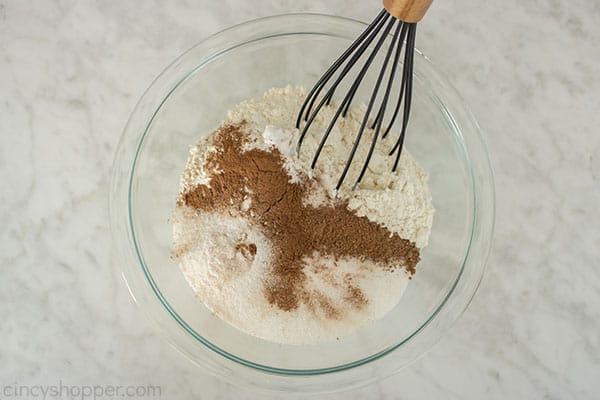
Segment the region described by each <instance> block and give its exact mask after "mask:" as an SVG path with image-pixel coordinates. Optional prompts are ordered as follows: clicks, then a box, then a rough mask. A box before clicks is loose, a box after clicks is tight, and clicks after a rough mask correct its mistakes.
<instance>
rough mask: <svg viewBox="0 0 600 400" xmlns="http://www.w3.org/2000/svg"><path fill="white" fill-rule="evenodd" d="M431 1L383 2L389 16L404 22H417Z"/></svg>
mask: <svg viewBox="0 0 600 400" xmlns="http://www.w3.org/2000/svg"><path fill="white" fill-rule="evenodd" d="M432 2H433V0H383V6H384V7H385V9H386V10H388V12H389V13H390V14H392V15H393V16H394V17H396V18H398V19H399V20H401V21H404V22H419V21H420V20H421V19H422V18H423V16H424V15H425V13H426V12H427V9H428V8H429V6H430V5H431V3H432Z"/></svg>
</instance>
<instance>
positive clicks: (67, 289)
mask: <svg viewBox="0 0 600 400" xmlns="http://www.w3.org/2000/svg"><path fill="white" fill-rule="evenodd" d="M349 4H350V5H349ZM379 7H380V5H379V3H378V2H377V1H376V0H373V1H368V2H367V1H360V2H359V1H355V2H347V1H343V0H327V1H317V0H294V1H292V0H256V1H253V2H248V1H241V0H219V1H216V0H196V1H189V0H172V1H160V0H154V1H142V0H124V1H95V0H54V1H50V0H47V1H33V0H8V1H7V0H1V1H0V182H1V185H2V187H1V189H0V204H1V206H0V266H1V269H0V316H1V321H2V322H1V323H0V340H1V345H0V385H13V384H14V383H15V382H17V383H19V384H28V385H33V384H47V383H50V384H52V383H56V382H58V381H59V380H62V381H63V382H64V383H65V384H71V385H76V384H100V385H103V384H146V383H153V384H157V385H162V387H163V398H168V399H189V398H192V396H193V398H196V399H250V398H262V396H252V395H251V394H248V393H245V392H241V391H239V390H238V389H235V388H232V387H230V386H228V385H226V384H223V383H220V382H218V381H217V380H215V379H213V378H211V377H209V376H206V375H203V374H202V373H200V372H199V370H198V369H197V368H195V367H193V366H191V365H190V364H188V362H186V361H185V360H184V359H183V358H182V357H181V356H179V355H178V354H177V353H175V352H174V351H172V349H171V348H170V347H169V346H168V345H167V344H166V343H165V342H163V341H162V339H161V338H159V337H158V336H157V335H156V334H155V333H153V328H152V326H151V324H150V323H148V322H147V321H146V320H145V318H144V317H143V316H142V315H140V314H139V313H138V310H137V309H136V307H135V306H134V304H133V303H132V301H131V300H130V298H129V295H128V293H127V291H126V289H125V287H124V285H123V283H122V282H121V280H120V279H119V278H118V277H117V275H116V274H115V271H114V269H113V268H112V267H111V265H110V252H111V248H110V242H109V229H108V224H107V207H106V203H107V185H108V179H109V171H110V166H111V162H112V157H113V152H114V150H115V146H116V143H117V140H118V138H119V135H120V132H121V129H122V127H123V126H124V124H125V122H126V119H127V117H128V114H129V113H130V111H131V110H132V109H133V107H134V104H135V102H136V101H137V99H138V97H139V96H140V95H141V93H142V92H143V90H144V89H145V88H146V87H147V85H148V84H149V83H150V82H151V80H152V79H153V78H154V76H155V75H157V73H158V72H160V71H161V70H162V68H163V67H164V66H165V65H167V64H168V63H169V62H170V61H171V60H172V59H173V58H174V57H175V56H177V55H179V54H180V53H181V52H182V51H184V50H185V49H187V48H189V47H190V46H192V45H193V44H194V43H195V42H197V41H198V40H200V39H202V38H204V37H206V36H207V35H209V34H210V33H213V32H215V31H217V30H220V29H222V28H224V27H227V26H229V25H231V24H235V23H238V22H242V21H244V20H247V19H251V18H255V17H258V16H264V15H269V14H276V13H283V12H290V11H307V10H310V11H318V12H327V13H339V14H342V15H346V16H351V17H356V18H360V19H369V18H370V16H372V15H374V14H375V13H376V11H377V10H378V8H379ZM599 20H600V3H598V2H597V1H587V0H571V1H567V0H530V1H519V0H505V1H485V2H484V1H478V0H477V1H476V0H466V1H462V2H454V1H437V2H435V4H434V6H433V8H432V10H431V12H430V14H429V15H428V17H427V19H426V21H425V22H424V23H423V24H422V27H421V29H420V36H419V38H418V46H419V47H420V48H421V49H423V50H424V51H425V53H426V54H428V55H429V56H430V57H431V58H432V59H433V60H434V61H435V62H436V63H437V64H438V65H439V66H440V67H441V68H442V69H444V70H446V71H447V73H448V75H449V76H450V77H451V78H452V79H453V80H454V82H455V85H456V86H457V87H458V88H459V90H460V91H461V92H462V94H463V95H464V97H465V98H466V99H467V101H468V102H469V103H470V104H471V106H472V108H473V110H474V113H475V114H476V115H477V116H478V119H479V121H480V123H481V125H482V127H483V130H484V131H485V136H486V139H487V143H488V145H489V148H490V151H491V157H492V163H493V166H494V169H495V173H496V179H497V199H498V210H497V211H498V212H497V233H496V241H495V245H494V248H493V253H492V256H491V260H490V265H489V270H488V274H487V276H486V278H485V280H484V282H483V285H482V286H481V289H480V292H479V294H478V295H477V297H476V298H475V301H474V302H473V304H472V306H471V307H470V308H469V309H468V311H467V313H466V314H465V315H464V317H463V318H462V319H461V321H460V322H459V323H457V324H456V325H455V327H454V328H453V329H452V331H451V332H450V334H449V335H448V336H447V337H446V338H445V339H443V340H442V341H441V342H440V343H439V344H438V345H437V346H436V347H435V348H434V349H433V350H432V351H430V352H429V353H428V354H427V355H426V356H424V357H423V358H422V359H420V360H419V361H418V362H416V363H415V364H414V365H412V366H411V367H409V368H407V369H406V370H404V371H403V372H402V374H400V375H397V376H395V377H393V378H389V379H387V380H385V381H383V382H381V383H380V384H377V385H373V386H369V387H366V388H364V389H361V390H358V391H355V392H351V393H349V394H343V395H335V396H333V395H332V396H328V397H327V398H328V399H346V398H349V399H435V398H437V399H442V398H443V399H484V398H485V399H517V398H527V399H594V398H598V396H599V394H598V393H600V379H599V378H600V322H599V321H600V255H599V254H600V250H599V249H600V230H599V226H600V207H599V205H600V132H599V130H600V45H599V43H600V25H598V21H599ZM0 397H1V395H0Z"/></svg>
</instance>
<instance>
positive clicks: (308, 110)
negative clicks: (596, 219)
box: [296, 0, 433, 190]
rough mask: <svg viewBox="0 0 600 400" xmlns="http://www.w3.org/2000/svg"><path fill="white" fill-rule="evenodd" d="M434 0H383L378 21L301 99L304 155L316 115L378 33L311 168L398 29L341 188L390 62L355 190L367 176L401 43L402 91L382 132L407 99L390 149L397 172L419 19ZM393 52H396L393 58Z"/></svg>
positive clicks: (300, 141) (330, 124) (300, 117)
mask: <svg viewBox="0 0 600 400" xmlns="http://www.w3.org/2000/svg"><path fill="white" fill-rule="evenodd" d="M432 1H433V0H384V1H383V5H384V9H383V10H382V11H381V12H380V13H379V15H377V17H375V19H374V20H373V22H371V24H370V25H369V26H368V27H367V28H366V29H365V31H364V32H363V33H362V34H361V35H360V36H359V37H358V38H357V39H356V40H355V41H354V42H353V43H352V44H351V45H350V47H348V49H346V51H344V53H342V55H341V56H340V57H339V58H338V59H337V60H336V61H335V62H334V63H333V64H332V65H331V66H330V67H329V69H327V71H325V73H324V74H323V75H322V76H321V78H320V79H319V80H318V81H317V82H316V84H315V85H314V86H313V88H312V89H311V90H310V92H309V93H308V95H307V97H306V99H305V101H304V103H303V104H302V107H301V109H300V111H299V113H298V119H297V121H296V128H298V129H300V127H301V126H302V122H303V121H304V122H305V123H304V126H303V127H302V131H301V134H300V137H299V140H298V145H297V152H298V154H300V148H301V146H302V142H303V141H304V138H305V137H306V135H307V133H308V130H309V128H310V126H311V124H312V123H313V121H314V120H315V118H316V116H317V114H318V113H319V111H320V110H321V109H322V108H323V107H324V106H328V105H329V104H330V103H331V100H332V99H333V95H334V93H335V91H336V89H337V88H338V86H339V85H340V83H342V81H343V80H344V79H345V78H347V77H348V75H349V74H350V72H351V71H352V69H353V67H354V66H355V65H356V64H357V63H358V61H359V60H360V59H361V57H362V56H363V54H365V52H366V51H367V49H368V48H369V46H370V45H371V44H372V43H373V41H375V39H376V38H377V40H376V41H375V45H374V47H373V48H372V50H371V51H370V53H369V55H368V57H367V59H366V60H365V61H364V64H363V66H362V67H361V68H360V70H359V72H358V75H356V78H355V80H354V81H353V82H352V84H351V85H350V88H349V89H348V92H347V93H346V95H345V96H344V98H343V100H342V101H341V103H340V104H339V107H338V109H337V111H336V112H335V114H334V117H333V118H332V120H331V121H330V123H329V125H328V127H327V129H326V130H325V132H324V134H323V137H322V138H321V141H320V142H319V145H318V147H317V150H316V152H315V155H314V157H313V159H312V163H311V168H312V169H314V168H315V165H316V163H317V160H318V159H319V155H320V154H321V151H322V150H323V146H325V143H326V142H327V139H328V137H329V135H330V134H331V131H332V129H333V127H334V126H335V124H336V122H337V121H338V119H339V117H340V116H342V117H345V116H346V114H347V113H348V110H349V109H350V105H351V103H352V100H353V99H354V97H355V95H356V92H357V90H358V88H359V86H360V84H361V82H362V80H363V78H364V77H365V75H366V73H367V71H368V69H369V68H370V66H371V64H372V63H373V60H374V59H375V57H376V55H377V54H378V52H379V51H380V50H381V47H382V46H383V44H384V42H385V41H386V39H387V38H389V36H390V33H391V32H392V30H393V36H392V40H391V43H390V45H389V48H388V49H387V52H386V53H385V58H384V61H383V64H382V65H381V70H380V72H379V75H378V77H377V80H376V83H375V87H374V88H373V92H372V94H371V97H370V100H369V103H368V105H367V109H366V112H365V115H364V117H363V120H362V124H361V126H360V129H359V131H358V133H357V136H356V139H355V141H354V144H353V147H352V150H351V152H350V155H349V157H348V160H347V161H346V165H345V167H344V170H343V172H342V174H341V176H340V178H339V181H338V183H337V186H336V190H339V189H340V187H341V186H342V184H343V182H344V179H345V178H346V175H347V174H348V170H349V169H350V165H351V164H352V161H353V160H354V156H355V154H356V150H357V149H358V145H359V143H360V141H361V139H362V137H363V134H364V131H365V129H366V127H367V125H368V123H369V117H370V115H371V113H372V111H373V109H374V108H375V103H376V100H377V98H378V95H379V91H380V88H381V85H382V83H383V81H384V78H385V76H386V72H387V70H388V66H391V69H390V72H389V74H388V79H387V85H386V87H385V92H384V94H383V97H382V98H381V100H380V105H379V108H378V111H377V114H375V119H374V120H373V121H372V122H371V129H374V133H373V137H372V139H371V145H370V147H369V151H368V153H367V156H366V158H365V161H364V163H363V167H362V169H361V170H360V174H359V175H358V178H357V180H356V182H355V184H354V186H353V189H355V188H356V187H357V186H358V185H359V184H360V182H361V180H362V178H363V176H364V175H365V172H366V171H367V168H368V166H369V161H370V160H371V157H372V155H373V150H374V149H375V145H376V143H377V140H378V138H379V135H380V133H381V129H382V126H383V120H384V116H385V114H386V110H387V107H388V102H389V100H390V99H389V98H390V95H391V92H392V87H393V84H394V81H395V78H396V75H397V69H398V65H399V64H400V58H401V53H402V48H403V47H404V61H403V62H402V79H401V83H400V91H399V94H398V99H397V101H396V106H395V108H394V112H393V113H392V117H391V119H390V120H389V122H388V123H387V124H386V126H387V128H386V129H385V131H384V132H383V135H382V137H383V138H385V137H386V136H387V135H388V134H389V133H390V129H391V127H392V125H393V124H394V122H395V121H396V118H397V117H398V114H399V113H400V108H401V106H402V104H404V107H403V115H402V129H401V131H400V135H399V137H398V139H397V140H396V142H395V144H394V146H393V147H392V149H391V150H390V152H389V155H390V156H393V155H394V154H395V157H396V158H395V161H394V164H393V168H392V172H395V171H396V169H397V168H398V162H399V161H400V154H401V153H402V147H403V144H404V137H405V136H406V129H407V126H408V120H409V117H410V107H411V100H412V89H413V82H412V80H413V64H414V51H415V37H416V33H417V22H418V21H420V20H421V19H422V18H423V16H424V15H425V12H426V11H427V9H428V8H429V6H430V5H431V3H432ZM394 26H395V28H394ZM392 54H394V56H393V59H392ZM390 60H391V63H390ZM390 64H391V65H390ZM340 68H341V71H340V73H339V74H338V75H337V76H336V77H335V79H334V76H335V75H336V72H338V70H340ZM330 81H331V84H330V85H329V86H328V83H330ZM326 86H328V89H327V90H326V91H325V92H324V95H323V96H321V97H320V95H321V92H323V90H324V89H325V88H326ZM317 101H318V102H317Z"/></svg>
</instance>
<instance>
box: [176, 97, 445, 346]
mask: <svg viewBox="0 0 600 400" xmlns="http://www.w3.org/2000/svg"><path fill="white" fill-rule="evenodd" d="M305 96H306V92H305V91H304V90H303V89H301V88H292V87H289V86H288V87H286V88H274V89H271V90H269V91H268V92H267V93H266V94H265V95H264V96H263V97H260V98H256V99H252V100H248V101H245V102H242V103H240V104H238V105H236V106H235V107H233V108H232V109H231V110H230V111H229V114H228V122H233V123H236V122H242V121H246V124H247V125H246V127H247V128H248V129H249V132H250V133H251V136H252V138H253V139H254V142H253V143H250V144H248V146H250V147H260V148H264V149H268V148H270V147H271V146H273V145H274V146H276V147H277V148H278V149H279V150H280V152H281V153H282V154H283V155H284V156H285V158H286V160H287V162H286V169H287V171H288V173H289V175H290V179H291V180H292V181H296V180H297V176H298V172H299V171H303V172H305V173H310V169H309V164H310V161H311V156H312V154H314V152H315V149H316V147H317V145H318V141H319V140H320V138H321V134H322V132H324V130H325V129H326V127H327V125H328V123H329V121H330V120H331V118H332V116H333V114H334V112H335V108H333V107H329V108H324V109H323V110H322V111H321V112H320V114H319V116H318V117H317V118H316V119H315V122H314V123H313V126H312V128H311V131H310V132H311V133H310V134H309V135H308V136H307V138H306V140H305V142H304V144H303V147H302V152H301V156H300V159H297V158H296V154H295V152H296V143H297V139H298V136H299V132H298V130H296V129H295V128H294V124H295V118H296V113H297V112H298V110H299V108H300V106H301V104H302V102H303V100H304V98H305ZM363 112H364V108H363V107H359V108H354V109H351V110H350V112H349V114H348V116H347V117H346V118H345V119H340V120H339V122H338V124H337V125H336V127H335V128H334V131H333V132H332V134H331V136H330V139H329V141H328V144H327V145H326V146H325V147H324V149H323V152H322V154H321V156H320V159H319V163H318V164H317V167H316V169H315V171H314V177H315V179H317V180H318V181H319V182H320V183H321V185H319V188H318V190H316V191H315V192H314V193H313V194H312V195H311V197H310V198H309V199H306V201H307V202H309V203H311V204H313V205H320V204H323V203H324V202H325V201H326V199H327V196H326V195H325V193H326V192H327V193H328V194H329V195H330V196H335V195H336V193H335V191H334V189H335V185H336V183H337V180H338V178H339V176H340V173H341V171H342V169H343V167H344V165H345V162H346V158H347V156H348V154H349V153H350V148H351V146H352V145H353V140H354V138H355V135H356V132H357V131H358V128H359V127H360V124H361V122H362V118H361V117H362V115H363ZM371 135H372V131H371V130H367V131H366V132H365V136H364V137H363V141H362V144H361V146H359V148H358V151H357V154H356V157H355V161H354V162H353V164H352V167H351V169H350V171H349V173H348V176H347V178H346V181H345V182H346V183H345V185H344V186H343V187H342V189H341V190H340V193H338V194H337V195H338V196H339V197H343V198H346V199H348V200H349V208H351V209H353V210H354V211H355V212H356V213H357V214H358V215H359V216H366V217H367V218H368V219H369V220H371V221H373V222H377V223H379V224H381V225H383V226H384V227H386V228H387V229H388V230H390V231H391V232H396V233H398V234H399V235H400V236H401V237H403V238H405V239H408V240H410V241H413V242H415V244H416V245H417V247H418V248H423V247H424V246H426V244H427V241H428V238H429V232H430V230H431V225H432V221H433V212H434V211H433V207H432V204H431V195H430V193H429V189H428V187H427V174H426V173H425V172H424V171H423V170H422V169H421V168H420V167H419V166H418V165H417V163H416V162H415V160H414V159H413V158H412V157H411V156H410V154H409V153H408V151H406V149H405V150H404V151H403V153H402V157H401V161H400V164H399V167H398V170H397V172H396V173H394V174H392V173H391V172H390V171H391V168H392V165H393V162H394V158H393V157H390V156H388V155H387V151H389V149H390V148H391V147H392V145H393V142H394V139H395V138H396V137H397V136H396V135H394V134H393V133H392V134H390V137H388V138H387V139H386V140H383V141H382V143H381V144H380V145H378V146H377V147H376V148H375V152H374V154H373V157H372V159H371V162H370V165H369V169H368V171H367V173H366V175H365V176H364V178H363V181H362V183H361V185H360V186H359V188H358V189H357V190H355V191H351V186H352V185H353V183H354V181H355V180H356V177H357V176H358V173H359V171H360V169H361V168H362V161H363V160H364V157H365V155H366V152H367V150H368V146H369V144H370V140H369V139H370V138H371ZM210 139H211V138H210V137H209V138H206V139H204V140H202V141H201V142H200V143H199V144H198V145H197V146H195V147H193V148H192V149H191V151H190V158H189V160H188V163H187V166H186V170H185V172H184V174H183V176H182V182H181V185H182V192H185V191H187V190H190V189H191V188H193V187H194V186H196V185H206V184H208V185H210V175H211V172H212V171H206V170H205V169H204V165H205V162H206V155H207V154H208V153H210V152H211V151H214V147H212V145H211V141H210ZM249 201H250V200H249V199H247V200H245V201H244V202H242V203H241V204H239V205H236V206H238V207H239V209H241V210H244V211H245V210H247V209H248V208H249V207H250V204H249V203H248V202H249ZM174 221H175V222H174V227H173V232H174V253H175V254H176V256H177V259H178V261H179V264H180V268H181V270H182V271H183V273H184V275H185V277H186V279H187V280H188V282H189V283H190V285H191V286H192V288H193V289H194V291H195V292H196V294H197V295H198V297H199V298H200V299H201V300H202V301H203V303H204V304H205V305H206V306H207V307H208V308H209V309H210V310H211V311H212V312H214V313H215V314H216V315H218V316H219V317H220V318H222V319H223V320H225V321H227V322H229V323H230V324H232V325H233V326H235V327H237V328H238V329H240V330H242V331H245V332H247V333H249V334H251V335H254V336H258V337H260V338H263V339H266V340H271V341H275V342H280V343H292V344H302V343H316V342H321V341H326V340H335V339H336V338H337V337H341V336H346V335H349V334H351V333H352V332H353V331H355V330H356V329H358V328H359V327H360V326H363V325H364V324H366V323H368V322H369V321H372V320H375V319H378V318H381V317H382V316H383V315H385V314H386V313H387V312H389V310H391V309H392V308H393V307H394V306H395V305H396V304H397V303H398V301H399V300H400V297H401V295H402V293H403V291H404V289H405V287H406V285H407V283H408V276H407V275H406V273H405V272H404V269H403V268H397V269H396V270H395V271H394V272H389V271H383V270H382V269H381V268H378V266H377V265H376V264H375V263H372V262H359V261H358V260H356V259H351V258H349V259H342V260H333V259H330V258H324V257H320V256H318V255H317V256H316V258H314V259H311V260H307V267H306V268H305V273H306V275H307V277H308V282H309V285H308V286H309V289H311V290H314V291H315V293H317V292H318V293H320V294H323V293H325V294H326V295H327V297H328V301H330V302H331V303H333V304H335V305H336V307H337V308H338V310H339V311H341V314H342V315H343V318H338V319H329V318H327V317H326V316H325V315H324V314H323V313H320V312H319V311H318V310H317V312H315V311H314V310H312V311H311V310H309V309H308V307H306V306H305V305H301V306H300V307H298V308H297V309H295V310H292V311H282V310H280V309H277V308H276V307H274V306H273V305H271V304H269V303H268V301H267V300H266V298H265V296H264V293H263V286H262V285H263V278H264V276H265V274H266V273H268V269H269V267H270V259H271V254H272V251H271V245H270V243H269V241H268V240H267V238H266V237H264V235H262V233H261V232H260V230H258V229H257V228H255V227H252V226H250V225H249V224H248V223H247V222H246V220H245V219H244V218H240V217H237V216H236V217H234V216H231V215H224V214H218V213H209V212H202V213H200V214H198V213H197V212H196V211H195V210H191V209H189V208H187V207H185V206H179V207H178V208H177V209H176V212H175V218H174ZM240 243H242V244H254V245H255V246H256V254H255V255H249V254H248V253H247V252H243V251H240V250H239V248H238V247H239V244H240ZM323 266H326V267H327V269H326V271H327V273H326V274H324V273H322V271H321V273H319V274H317V273H314V272H315V271H316V269H317V267H319V268H320V269H321V270H322V268H323ZM348 277H351V278H352V282H353V283H354V284H356V285H357V286H358V287H359V288H360V289H361V290H362V292H363V293H364V295H365V298H366V299H367V304H366V306H365V307H363V308H361V309H360V310H358V309H355V308H352V307H350V306H349V304H346V302H345V300H344V292H343V291H342V290H341V289H340V288H341V287H344V285H343V283H344V282H345V280H347V279H348Z"/></svg>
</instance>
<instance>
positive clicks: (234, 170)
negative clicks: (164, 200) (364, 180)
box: [180, 125, 420, 318]
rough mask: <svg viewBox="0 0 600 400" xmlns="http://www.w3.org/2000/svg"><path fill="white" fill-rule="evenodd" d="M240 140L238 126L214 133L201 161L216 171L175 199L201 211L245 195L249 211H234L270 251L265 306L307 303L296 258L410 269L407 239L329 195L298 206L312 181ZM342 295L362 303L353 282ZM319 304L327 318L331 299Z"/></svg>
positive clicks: (411, 250)
mask: <svg viewBox="0 0 600 400" xmlns="http://www.w3.org/2000/svg"><path fill="white" fill-rule="evenodd" d="M248 140H249V137H248V134H247V133H245V132H244V129H243V125H224V126H222V127H220V128H219V129H218V131H217V132H216V134H215V137H214V146H215V148H216V149H217V150H216V151H215V152H214V153H212V154H211V155H210V156H209V157H208V161H207V164H206V168H207V170H209V171H215V170H216V171H218V172H215V173H213V175H212V176H211V180H210V186H206V185H199V186H196V187H195V188H193V189H192V190H190V191H188V192H187V193H183V195H182V197H181V199H180V202H181V203H183V204H185V205H187V206H190V207H194V208H196V209H199V210H204V211H225V210H230V211H231V210H232V209H233V208H236V209H237V208H239V205H240V204H241V202H242V201H243V200H244V199H245V198H247V197H250V199H251V201H252V203H251V206H250V208H249V209H248V210H247V211H244V212H242V211H239V212H240V213H243V214H244V216H245V217H246V218H248V219H249V220H250V221H251V222H253V223H256V224H258V225H259V226H261V227H262V232H263V233H264V235H265V236H266V237H267V238H268V239H269V240H270V241H271V242H272V245H273V249H274V253H275V254H274V260H273V264H274V265H273V269H272V276H270V277H267V278H266V279H265V282H264V284H265V295H266V297H267V299H268V301H269V302H270V303H271V304H274V305H276V306H277V307H279V308H280V309H282V310H286V311H289V310H293V309H295V308H297V307H298V305H299V304H300V303H301V302H304V303H307V302H309V301H311V300H310V299H309V297H310V296H309V295H308V294H307V291H306V289H305V288H304V282H305V280H306V276H305V274H304V271H303V269H304V266H305V264H304V262H303V259H304V258H306V257H310V256H312V255H313V254H314V253H318V254H321V255H329V256H333V257H335V259H339V258H342V257H356V258H358V259H359V260H362V261H364V260H370V261H373V262H376V263H378V264H379V265H381V266H382V268H387V269H390V268H391V267H390V266H391V265H394V264H397V265H403V266H405V268H406V270H407V271H408V272H409V273H410V274H413V273H414V272H415V266H416V264H417V263H418V262H419V259H420V258H419V249H418V248H417V247H416V246H415V244H414V243H412V242H410V241H408V240H406V239H402V238H401V237H400V236H398V234H396V233H393V234H392V233H391V232H390V231H389V230H387V229H386V228H384V227H383V226H381V225H379V224H377V223H374V222H372V221H369V219H367V218H366V217H359V216H357V215H356V214H355V213H354V212H353V211H351V210H349V209H348V207H347V206H348V203H347V201H342V200H335V201H333V202H332V204H333V205H331V206H327V205H323V206H319V207H313V206H311V205H304V204H303V199H305V198H306V197H307V195H308V193H309V192H310V190H311V188H310V187H311V185H312V184H313V182H311V181H310V179H309V178H308V177H306V176H304V177H302V179H301V182H298V183H291V182H290V177H289V175H288V174H287V173H286V171H285V168H284V159H283V157H282V155H281V153H280V152H279V150H278V149H277V148H275V147H273V148H272V149H270V151H265V150H261V149H248V150H244V149H243V145H244V144H246V143H247V142H248ZM254 251H256V250H255V249H254ZM348 296H349V297H350V298H349V302H350V303H351V304H353V305H355V306H356V307H360V306H361V305H364V304H366V298H365V297H364V294H363V293H362V291H361V290H360V289H359V288H357V287H350V288H349V290H348ZM316 300H317V301H318V303H323V302H324V301H326V299H325V300H324V299H321V298H318V299H316ZM320 306H321V308H322V309H324V310H326V311H327V313H328V314H330V315H329V316H330V317H332V318H334V317H335V315H336V313H337V311H336V310H335V309H333V307H332V306H331V304H329V305H328V304H320Z"/></svg>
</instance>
